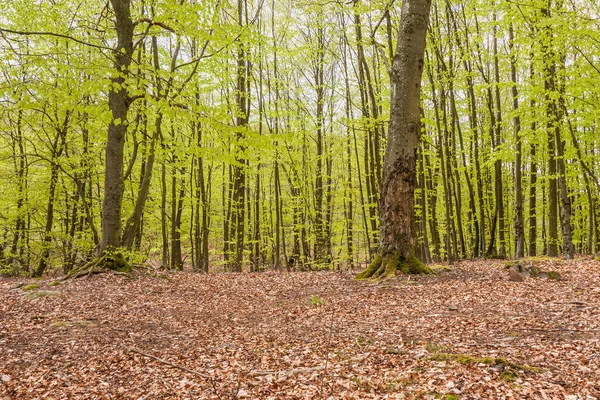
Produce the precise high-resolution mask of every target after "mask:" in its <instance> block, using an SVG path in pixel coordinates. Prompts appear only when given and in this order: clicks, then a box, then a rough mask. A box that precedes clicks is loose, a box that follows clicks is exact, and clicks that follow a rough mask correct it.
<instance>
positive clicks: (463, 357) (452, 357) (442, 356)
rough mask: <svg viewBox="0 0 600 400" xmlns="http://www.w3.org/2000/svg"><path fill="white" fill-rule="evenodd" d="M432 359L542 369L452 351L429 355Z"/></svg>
mask: <svg viewBox="0 0 600 400" xmlns="http://www.w3.org/2000/svg"><path fill="white" fill-rule="evenodd" d="M429 359H430V360H432V361H454V362H457V363H460V364H463V365H471V364H484V365H499V366H502V367H504V368H510V369H511V370H516V371H525V372H540V371H541V369H540V368H538V367H531V366H529V365H519V364H515V363H513V362H510V361H508V360H507V359H505V358H502V357H496V358H493V357H474V356H470V355H467V354H451V353H436V354H434V355H432V356H431V357H429Z"/></svg>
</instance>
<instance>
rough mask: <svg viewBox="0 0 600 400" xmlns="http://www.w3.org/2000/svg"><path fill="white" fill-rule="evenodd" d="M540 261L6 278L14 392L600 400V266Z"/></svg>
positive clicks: (2, 327)
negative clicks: (542, 274) (373, 276)
mask: <svg viewBox="0 0 600 400" xmlns="http://www.w3.org/2000/svg"><path fill="white" fill-rule="evenodd" d="M536 262H538V264H540V268H543V269H552V270H556V271H558V272H560V274H561V276H562V278H563V279H562V281H554V280H545V279H528V280H525V281H523V282H512V281H510V280H509V279H508V272H507V270H506V269H505V268H504V263H503V262H499V261H498V262H495V261H477V262H462V263H459V264H456V265H454V266H453V267H452V269H451V270H450V271H444V272H441V273H440V274H439V275H437V276H425V277H406V276H401V275H399V276H397V277H396V278H394V279H391V280H388V281H386V282H384V283H381V284H370V283H365V282H357V281H355V280H354V279H353V277H354V273H335V272H328V273H292V274H287V273H262V274H216V275H196V274H189V273H177V274H169V275H165V276H162V277H148V276H138V277H137V278H136V279H126V278H125V277H123V276H113V275H96V276H90V277H89V278H81V279H77V280H68V281H65V282H62V283H60V284H57V283H52V282H51V281H38V282H35V285H37V286H31V285H29V282H27V283H28V284H27V285H21V286H20V287H17V286H19V285H18V283H19V282H17V281H15V280H4V281H0V399H2V400H8V399H12V400H21V399H37V398H48V399H50V398H52V399H63V398H64V399H67V398H68V399H136V400H143V399H238V398H239V399H244V398H246V399H314V398H322V399H329V398H331V399H368V398H397V399H403V398H406V399H413V398H422V399H459V398H463V399H467V398H468V399H502V398H522V399H532V398H548V399H563V398H567V399H597V398H599V397H600V339H599V338H600V310H599V305H600V278H599V276H600V263H599V262H596V261H591V260H588V259H578V260H575V261H561V260H546V259H540V260H538V261H536ZM51 285H52V286H51ZM11 288H12V289H11ZM24 289H27V290H24Z"/></svg>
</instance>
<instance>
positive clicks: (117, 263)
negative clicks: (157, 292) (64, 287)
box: [65, 253, 133, 279]
mask: <svg viewBox="0 0 600 400" xmlns="http://www.w3.org/2000/svg"><path fill="white" fill-rule="evenodd" d="M132 270H133V266H132V265H131V264H129V263H128V262H127V260H125V257H123V255H122V254H121V253H105V254H104V255H102V256H101V257H100V258H96V259H94V260H92V261H90V262H88V263H86V264H83V265H81V266H79V267H76V268H73V269H72V270H71V271H69V273H68V274H67V275H66V276H65V279H68V278H79V277H81V276H85V275H91V274H99V273H102V272H110V271H116V272H125V273H129V272H131V271H132Z"/></svg>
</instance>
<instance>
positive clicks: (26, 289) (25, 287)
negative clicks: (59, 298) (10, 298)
mask: <svg viewBox="0 0 600 400" xmlns="http://www.w3.org/2000/svg"><path fill="white" fill-rule="evenodd" d="M39 287H40V285H38V284H37V283H32V284H30V285H25V286H23V290H24V291H25V292H29V291H31V290H36V289H38V288H39Z"/></svg>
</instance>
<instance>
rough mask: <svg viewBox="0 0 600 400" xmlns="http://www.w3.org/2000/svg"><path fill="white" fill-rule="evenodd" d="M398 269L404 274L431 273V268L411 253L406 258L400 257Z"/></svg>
mask: <svg viewBox="0 0 600 400" xmlns="http://www.w3.org/2000/svg"><path fill="white" fill-rule="evenodd" d="M398 270H400V271H402V272H403V273H404V274H413V275H429V274H431V273H432V271H431V269H430V268H429V267H428V266H426V265H425V264H423V263H422V262H421V261H420V260H419V259H418V258H417V257H415V256H414V254H411V255H410V256H408V257H407V258H404V259H400V266H399V268H398Z"/></svg>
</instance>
